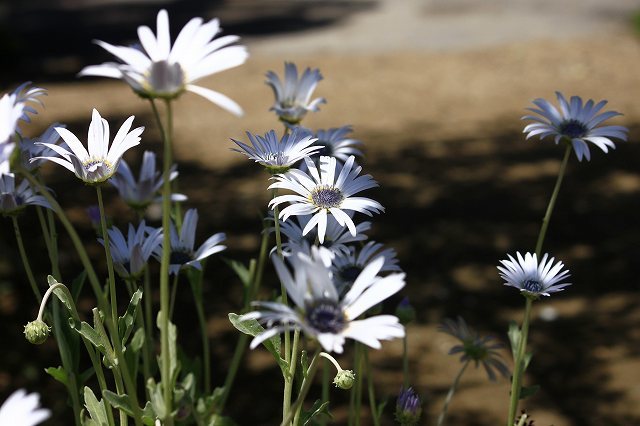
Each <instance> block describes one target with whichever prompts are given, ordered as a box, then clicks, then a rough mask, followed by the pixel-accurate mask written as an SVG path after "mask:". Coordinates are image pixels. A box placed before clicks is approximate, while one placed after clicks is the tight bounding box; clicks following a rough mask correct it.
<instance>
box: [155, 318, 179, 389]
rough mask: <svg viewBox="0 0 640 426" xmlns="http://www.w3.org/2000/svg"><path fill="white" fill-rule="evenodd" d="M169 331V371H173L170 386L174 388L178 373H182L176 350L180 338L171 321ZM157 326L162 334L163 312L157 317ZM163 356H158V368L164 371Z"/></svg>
mask: <svg viewBox="0 0 640 426" xmlns="http://www.w3.org/2000/svg"><path fill="white" fill-rule="evenodd" d="M168 324H169V330H168V331H167V333H168V335H169V366H170V367H169V369H170V371H171V383H169V384H168V386H170V387H171V388H173V387H174V386H175V384H176V379H177V378H178V373H179V372H180V363H179V362H178V351H177V348H176V340H177V338H178V329H177V328H176V326H175V324H173V323H172V322H171V321H169V322H168ZM156 325H157V327H158V328H159V329H160V332H161V333H162V311H158V316H157V317H156ZM162 356H163V355H162V354H160V355H159V356H158V366H159V367H160V370H161V371H162ZM163 386H164V384H163Z"/></svg>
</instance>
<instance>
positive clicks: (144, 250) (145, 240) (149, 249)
mask: <svg viewBox="0 0 640 426" xmlns="http://www.w3.org/2000/svg"><path fill="white" fill-rule="evenodd" d="M107 233H108V234H109V247H110V248H111V258H112V259H113V267H114V269H115V270H116V272H117V273H118V275H120V276H121V277H122V278H123V279H137V278H139V277H140V275H141V274H142V272H143V271H144V267H145V266H146V265H147V261H148V260H149V257H150V256H151V254H153V251H154V250H155V249H156V248H157V247H158V246H159V245H160V242H161V241H162V228H157V229H154V228H151V227H149V226H147V225H146V224H145V221H144V220H143V221H141V222H140V224H139V225H138V228H137V229H136V228H135V227H134V226H133V225H132V224H129V228H128V231H127V236H126V238H125V236H124V234H123V233H122V232H121V231H120V229H118V228H116V227H115V226H114V227H112V228H111V229H108V230H107ZM98 241H99V242H100V244H102V245H104V240H103V239H102V238H98Z"/></svg>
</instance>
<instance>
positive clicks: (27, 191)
mask: <svg viewBox="0 0 640 426" xmlns="http://www.w3.org/2000/svg"><path fill="white" fill-rule="evenodd" d="M28 205H35V206H42V207H47V208H49V209H50V208H51V206H50V205H49V202H48V201H47V200H46V199H45V198H44V197H43V196H42V195H38V194H37V193H36V192H35V191H34V190H33V188H31V185H29V181H27V180H23V181H22V182H20V184H19V185H17V186H16V181H15V176H14V174H13V173H3V174H0V214H2V215H15V214H17V213H19V212H21V211H22V210H23V209H24V208H25V207H26V206H28Z"/></svg>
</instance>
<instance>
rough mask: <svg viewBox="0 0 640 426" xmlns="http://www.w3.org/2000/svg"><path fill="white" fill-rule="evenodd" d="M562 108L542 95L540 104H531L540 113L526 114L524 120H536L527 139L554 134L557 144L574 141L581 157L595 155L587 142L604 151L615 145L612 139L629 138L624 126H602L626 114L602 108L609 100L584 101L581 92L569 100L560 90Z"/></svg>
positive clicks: (559, 97)
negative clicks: (562, 141) (603, 110)
mask: <svg viewBox="0 0 640 426" xmlns="http://www.w3.org/2000/svg"><path fill="white" fill-rule="evenodd" d="M556 96H557V98H558V103H559V104H560V111H558V109H557V108H556V107H555V106H553V105H552V104H551V103H550V102H549V101H547V100H545V99H541V98H538V99H536V100H534V101H533V103H534V104H535V105H536V106H537V107H538V108H527V109H528V110H529V111H531V112H533V113H535V114H537V115H525V116H524V117H522V119H523V120H532V121H534V122H535V123H532V124H529V125H527V126H526V127H525V128H524V131H523V132H524V133H527V139H529V138H531V137H533V136H539V137H540V139H543V138H546V137H547V136H553V137H554V141H555V143H556V144H557V143H558V142H560V140H566V141H568V142H571V145H572V146H573V149H574V151H575V152H576V156H577V157H578V160H579V161H582V158H583V157H584V158H586V159H587V161H589V160H590V159H591V152H590V151H589V145H588V143H587V142H589V143H592V144H593V145H595V146H597V147H598V148H600V149H601V150H602V151H604V152H608V151H609V148H611V149H615V147H616V145H615V144H614V143H613V140H612V139H620V140H623V141H626V140H627V132H628V129H627V128H626V127H623V126H600V124H602V123H603V122H604V121H606V120H608V119H610V118H612V117H615V116H617V115H622V114H620V113H618V112H616V111H606V112H601V111H602V108H603V107H604V106H605V105H606V104H607V101H600V102H598V103H597V104H596V103H595V101H594V100H593V99H589V100H588V101H587V102H583V101H582V98H580V97H579V96H572V97H571V100H570V101H569V102H567V100H566V99H565V97H564V96H563V95H562V93H560V92H556Z"/></svg>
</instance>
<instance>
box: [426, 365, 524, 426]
mask: <svg viewBox="0 0 640 426" xmlns="http://www.w3.org/2000/svg"><path fill="white" fill-rule="evenodd" d="M469 361H470V360H467V361H465V363H464V364H463V365H462V368H461V369H460V371H459V372H458V375H457V376H456V378H455V379H454V380H453V383H452V384H451V387H450V388H449V392H448V393H447V397H446V399H445V400H444V405H443V406H442V411H440V415H439V416H438V424H437V426H443V425H444V421H445V419H446V418H447V411H448V410H449V404H450V403H451V400H452V399H453V395H454V394H455V393H456V389H458V384H459V383H460V378H461V377H462V375H463V374H464V370H466V369H467V366H468V365H469ZM512 425H513V423H512Z"/></svg>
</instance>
